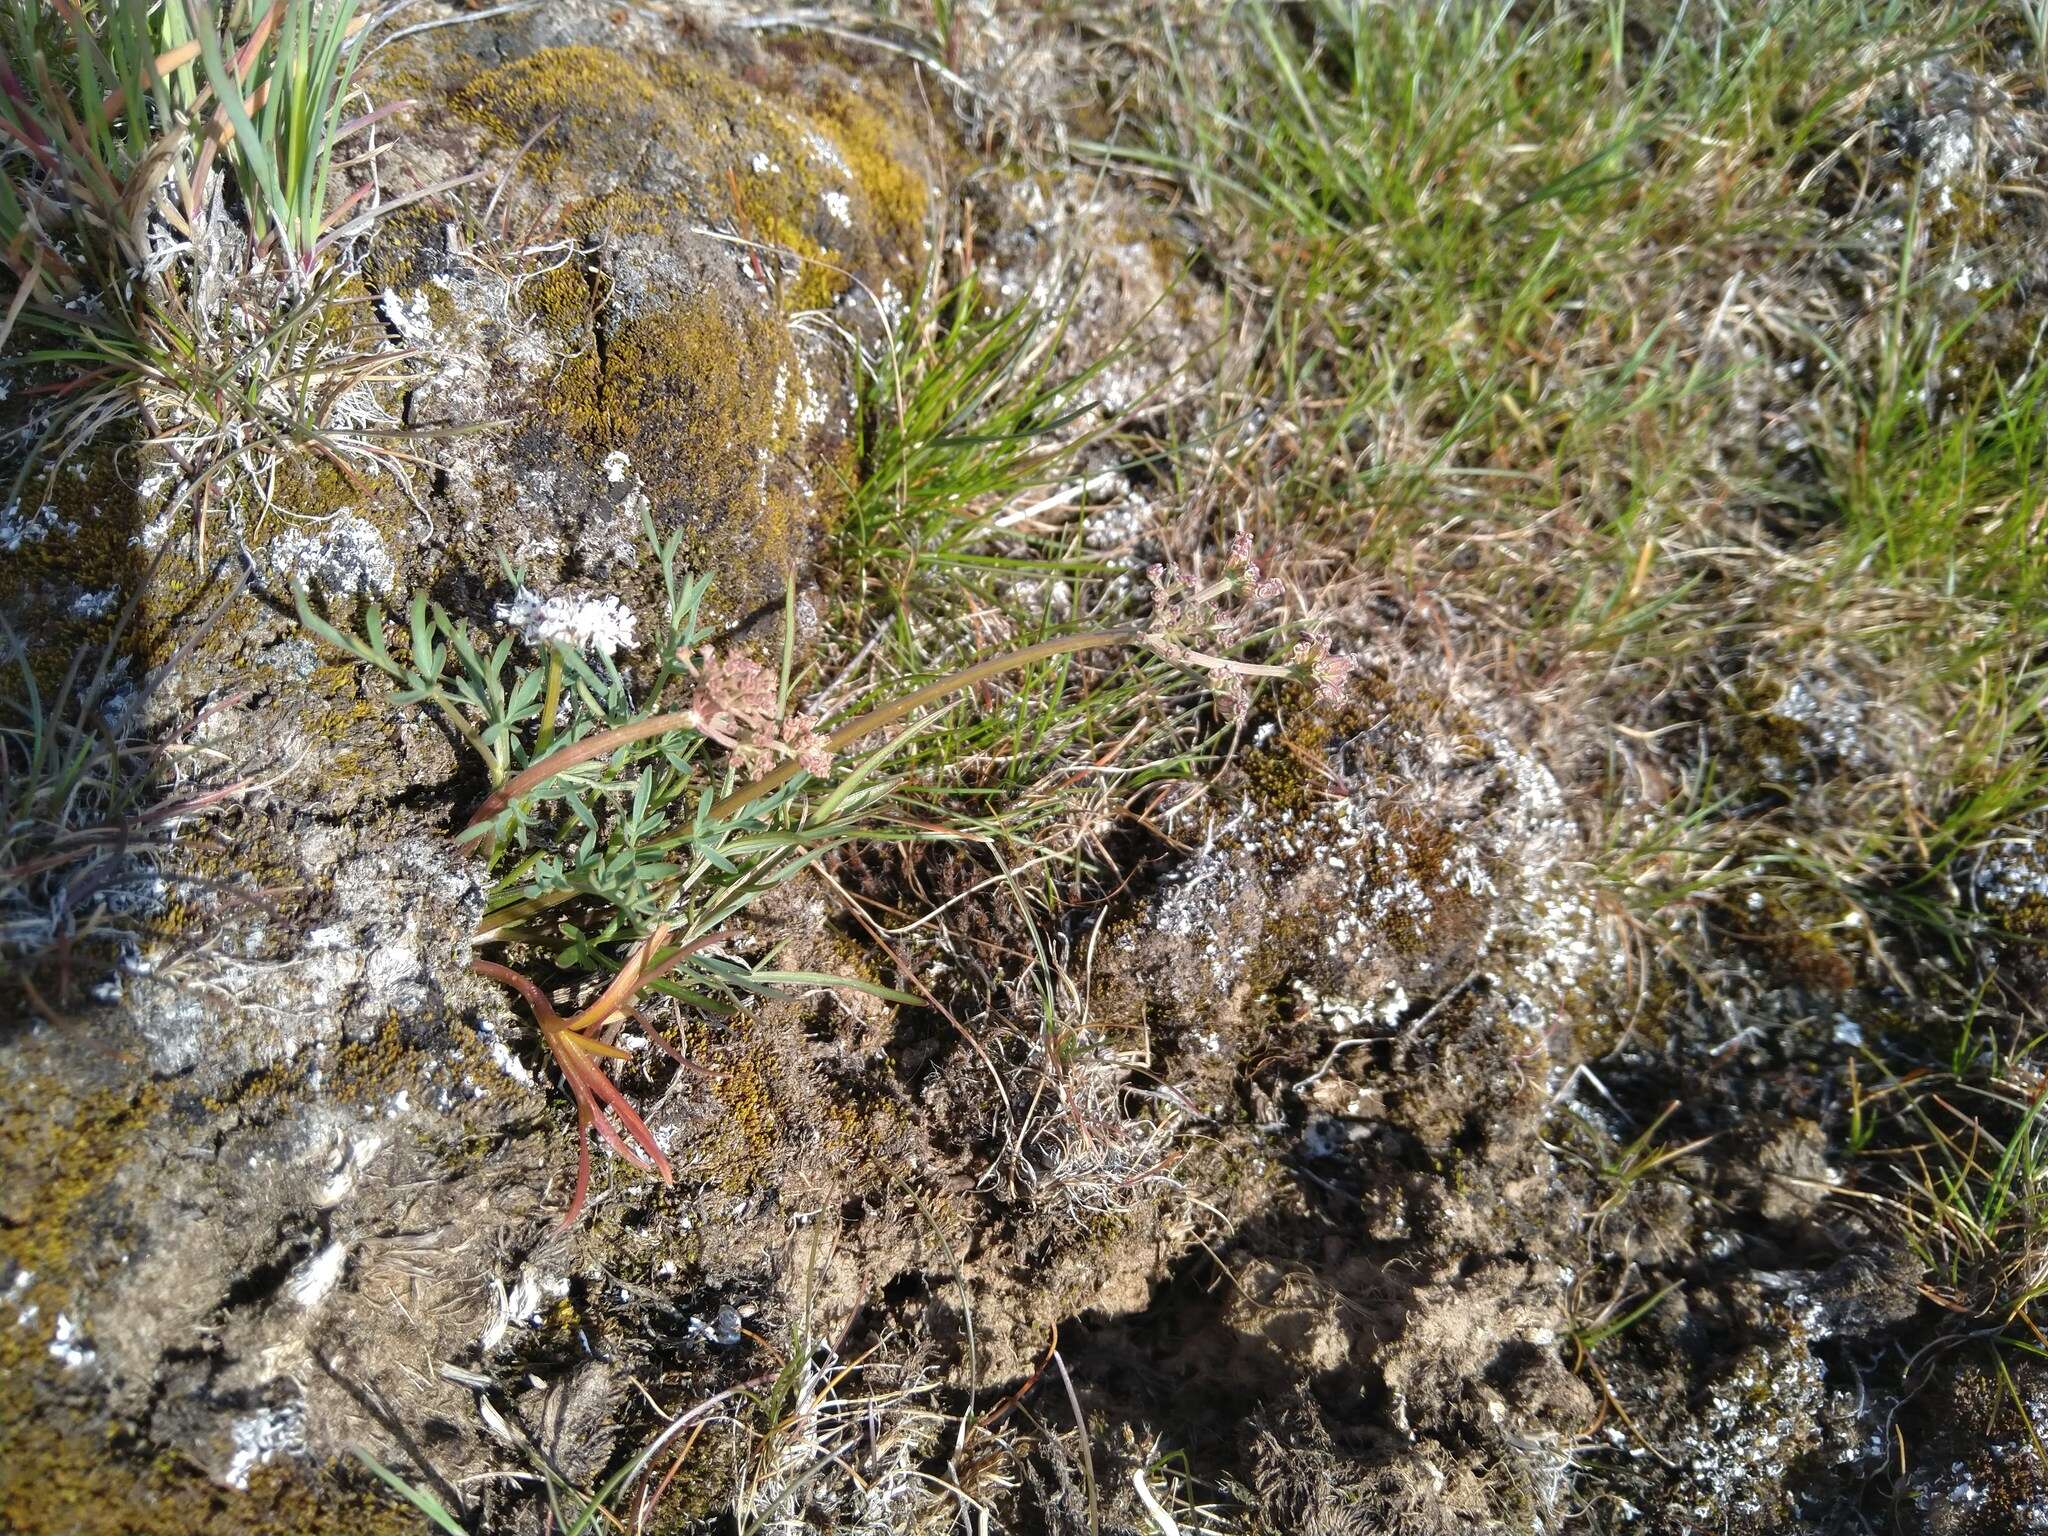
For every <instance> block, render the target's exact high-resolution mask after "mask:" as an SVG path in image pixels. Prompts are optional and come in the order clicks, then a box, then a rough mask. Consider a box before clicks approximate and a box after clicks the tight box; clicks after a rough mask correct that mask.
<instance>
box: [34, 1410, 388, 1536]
mask: <svg viewBox="0 0 2048 1536" xmlns="http://www.w3.org/2000/svg"><path fill="white" fill-rule="evenodd" d="M0 1530H7V1531H18V1532H21V1533H23V1536H27V1533H30V1532H33V1533H35V1536H417V1533H418V1532H419V1530H420V1521H419V1517H418V1516H417V1515H416V1514H414V1513H413V1512H412V1511H411V1510H410V1509H407V1508H405V1507H403V1506H401V1505H399V1504H398V1503H397V1501H396V1500H394V1499H391V1498H388V1497H386V1496H383V1495H381V1494H374V1493H369V1492H367V1491H357V1490H345V1489H343V1488H341V1487H339V1486H338V1485H337V1484H335V1483H333V1482H331V1481H325V1480H320V1479H316V1478H315V1477H313V1476H311V1475H309V1474H307V1473H305V1472H303V1471H299V1470H295V1469H292V1468H286V1467H264V1468H260V1469H258V1470H257V1471H256V1472H255V1473H254V1474H253V1475H252V1476H251V1477H250V1479H249V1488H248V1491H247V1492H236V1491H235V1490H233V1489H228V1488H222V1487H220V1486H219V1485H217V1484H216V1483H214V1482H213V1481H212V1480H211V1479H210V1478H208V1477H207V1476H206V1474H205V1473H204V1472H202V1471H201V1470H199V1469H198V1468H196V1467H191V1466H188V1465H185V1464H183V1463H181V1462H178V1461H176V1460H175V1459H172V1458H168V1457H157V1458H153V1459H151V1460H147V1461H144V1460H140V1459H138V1458H135V1457H133V1456H131V1455H129V1454H127V1453H126V1452H125V1451H124V1449H123V1447H122V1446H121V1444H120V1443H119V1441H118V1439H117V1437H116V1436H114V1435H112V1434H109V1433H106V1432H98V1433H95V1432H93V1431H91V1430H89V1429H87V1428H85V1427H83V1426H80V1425H76V1424H70V1423H60V1422H58V1421H56V1420H51V1421H45V1422H39V1423H34V1424H28V1425H23V1426H20V1427H19V1429H18V1430H15V1431H13V1432H10V1434H9V1435H8V1437H7V1441H6V1447H5V1454H4V1455H0Z"/></svg>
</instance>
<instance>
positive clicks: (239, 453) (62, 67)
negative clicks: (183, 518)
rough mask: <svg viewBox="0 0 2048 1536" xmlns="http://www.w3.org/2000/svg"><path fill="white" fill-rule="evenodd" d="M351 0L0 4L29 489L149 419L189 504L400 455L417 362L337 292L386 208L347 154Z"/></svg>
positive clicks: (174, 489) (4, 152)
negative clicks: (373, 199) (360, 182)
mask: <svg viewBox="0 0 2048 1536" xmlns="http://www.w3.org/2000/svg"><path fill="white" fill-rule="evenodd" d="M357 12H358V8H357V5H356V3H355V0H338V3H326V4H323V3H319V0H268V3H261V0H228V3H226V4H222V3H219V0H80V3H71V0H64V3H59V4H44V3H41V0H7V3H6V5H5V6H4V7H0V162H4V166H5V171H6V175H5V176H4V178H0V260H4V261H5V263H6V265H7V266H8V268H9V269H10V271H11V273H12V276H13V277H14V279H15V285H16V286H15V289H14V294H13V297H12V300H11V302H10V303H9V304H8V306H7V309H6V311H5V314H4V319H0V361H4V363H5V366H6V367H7V369H8V370H9V372H11V373H15V374H18V375H20V376H21V377H22V378H23V379H24V380H25V381H26V382H27V384H28V386H29V388H28V390H27V391H26V392H25V393H24V394H23V395H22V398H23V399H24V400H25V401H27V402H28V409H27V410H26V412H25V414H24V415H23V416H22V417H21V418H19V419H18V420H17V421H16V422H15V423H13V429H14V431H15V432H16V433H17V434H18V439H17V441H18V446H19V448H20V450H21V451H20V452H19V453H18V455H17V462H18V464H19V468H18V470H17V473H16V475H15V479H14V484H13V488H12V494H13V496H15V497H18V496H20V495H21V494H22V493H23V490H24V487H25V486H26V485H27V484H28V481H29V479H30V478H31V476H33V475H34V474H36V473H46V474H54V473H55V470H56V467H57V466H59V465H61V464H62V463H63V461H64V460H65V459H67V458H68V457H70V456H71V455H73V454H76V453H78V452H79V451H81V450H82V449H83V448H84V447H85V446H86V445H87V444H88V443H89V442H91V441H92V440H93V439H94V438H96V437H97V436H98V435H99V434H101V433H102V432H104V431H106V430H107V429H109V428H110V427H113V426H115V425H116V424H121V423H136V424H139V427H140V437H141V439H142V441H143V442H144V444H145V446H146V448H147V450H148V458H149V459H150V462H151V463H152V466H153V470H152V472H153V473H155V472H160V473H161V475H162V477H163V481H162V482H161V483H168V485H169V488H170V499H171V502H172V504H173V505H174V506H182V505H184V504H185V503H186V502H187V501H189V500H194V499H196V501H197V504H198V506H199V508H200V509H201V516H202V520H203V515H204V510H205V508H206V507H207V506H208V505H209V504H210V503H211V502H212V501H214V500H215V499H217V498H218V497H219V496H220V495H222V494H223V493H226V492H228V491H231V490H235V489H239V490H240V491H242V492H246V493H248V494H250V495H252V496H254V497H255V498H256V500H257V501H258V502H259V503H260V502H261V501H262V500H263V498H264V495H265V488H266V485H267V478H268V472H269V470H270V469H271V468H272V467H273V466H274V465H275V464H276V462H277V461H278V460H279V459H280V458H281V457H283V456H286V455H289V454H292V453H298V452H314V453H319V454H321V455H323V456H325V457H327V458H328V459H330V460H332V461H335V462H339V463H343V464H346V463H348V462H349V461H351V460H353V461H355V463H356V464H358V465H368V466H371V467H377V466H382V465H384V464H387V463H395V462H396V460H395V459H394V458H393V454H392V445H391V442H390V441H389V439H390V438H391V437H392V436H393V435H395V432H394V429H395V428H396V426H397V422H396V420H395V418H394V417H393V416H392V415H391V414H390V412H389V411H388V409H387V408H386V407H385V406H384V405H383V404H382V403H381V400H380V396H379V390H380V388H381V387H382V386H385V385H389V384H392V383H394V382H396V380H397V379H398V378H399V377H400V376H402V374H403V372H404V369H403V366H402V365H403V363H404V361H405V358H404V356H403V355H402V354H399V353H395V352H394V351H393V350H392V349H391V348H390V347H389V346H388V344H387V342H386V339H385V337H384V336H383V334H382V331H381V328H380V327H379V326H377V325H376V324H374V323H373V322H371V323H361V322H363V321H364V320H365V318H366V317H364V316H362V315H361V313H360V309H359V307H352V306H348V305H345V304H338V303H337V302H336V300H337V297H338V293H339V290H340V288H341V287H342V286H343V283H344V280H345V277H346V273H345V272H344V271H343V270H342V267H341V265H338V264H337V262H336V260H335V257H336V256H337V254H338V253H339V252H340V251H341V250H342V249H343V247H344V246H345V245H346V242H347V241H349V240H350V239H351V238H352V237H353V236H354V235H356V234H358V233H360V232H361V231H362V230H363V229H365V228H366V227H367V226H368V224H369V222H370V220H371V219H372V218H374V217H375V216H376V214H377V213H378V212H379V211H380V210H379V209H378V208H377V207H375V206H373V205H372V204H371V203H370V201H369V199H370V196H371V194H370V189H369V188H368V187H367V186H364V187H359V188H357V189H356V190H355V191H352V192H346V193H343V192H341V190H340V183H341V174H342V171H343V170H344V168H345V163H344V161H343V159H342V156H343V155H344V153H345V151H346V147H347V146H348V145H349V144H350V142H351V141H352V140H354V139H355V138H356V137H357V136H358V135H361V134H364V133H365V132H367V131H368V130H369V129H371V128H372V127H373V126H374V125H375V124H376V123H378V122H379V121H381V120H382V119H383V118H385V117H386V116H388V115H389V113H390V111H391V110H392V109H391V108H390V107H385V108H370V107H368V106H367V105H366V104H363V103H362V102H361V101H360V93H359V92H358V91H357V90H356V88H355V86H354V83H353V77H354V71H355V67H356V63H357V61H358V60H359V58H360V57H361V51H362V36H363V30H364V28H365V26H366V24H367V19H366V18H365V17H363V16H360V15H358V13H357Z"/></svg>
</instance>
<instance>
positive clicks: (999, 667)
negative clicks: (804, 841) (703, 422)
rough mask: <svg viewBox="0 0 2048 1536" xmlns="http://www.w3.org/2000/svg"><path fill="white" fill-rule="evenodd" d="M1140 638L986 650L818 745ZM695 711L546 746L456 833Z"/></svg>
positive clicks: (1112, 636) (735, 798)
mask: <svg viewBox="0 0 2048 1536" xmlns="http://www.w3.org/2000/svg"><path fill="white" fill-rule="evenodd" d="M1142 638H1143V632H1142V631H1140V630H1137V629H1098V630H1090V631H1088V632H1087V633H1085V634H1079V635H1060V636H1058V637H1056V638H1054V639H1051V640H1041V641H1039V642H1038V643H1037V644H1036V645H1027V646H1025V647H1024V648H1023V649H1022V650H1019V651H1008V652H1005V653H1004V654H1002V655H1000V656H991V657H990V658H989V659H988V660H987V661H980V662H976V663H975V664H974V665H973V666H971V667H966V668H963V669H962V670H961V671H958V672H954V673H952V674H950V675H948V676H946V677H942V678H940V679H939V680H938V681H936V682H931V683H926V684H925V685H924V686H923V687H922V688H913V689H912V690H911V691H910V692H909V693H906V694H905V695H903V697H902V698H900V699H895V700H892V701H891V702H889V703H887V704H884V705H883V706H882V707H881V708H879V709H873V710H870V711H868V713H866V714H864V715H861V716H859V717H858V718H856V719H853V720H849V721H848V722H847V723H846V724H845V725H842V726H840V727H839V729H838V730H836V731H834V732H833V733H832V734H831V735H830V736H828V737H826V738H825V743H826V745H827V746H828V747H829V748H830V749H831V750H832V751H833V752H835V753H836V752H843V751H845V750H846V749H847V748H848V747H850V746H852V745H853V744H854V743H855V742H857V741H859V740H861V738H862V737H865V736H869V735H872V734H873V733H874V732H876V731H879V730H881V729H882V728H883V727H884V726H888V725H893V724H895V723H896V722H897V721H898V720H901V719H902V718H903V717H904V716H906V715H908V714H909V713H910V712H911V711H912V710H914V709H917V708H919V707H920V706H922V705H925V704H930V703H933V702H935V701H936V700H939V699H943V698H945V697H946V696H947V695H949V694H954V693H958V692H960V691H961V690H962V689H964V688H972V687H974V686H975V685H976V684H977V683H983V682H986V681H988V679H990V678H992V677H998V676H1000V675H1002V674H1003V673H1005V672H1009V671H1013V670H1015V669H1016V668H1018V667H1028V666H1030V665H1032V664H1033V663H1034V662H1040V661H1048V660H1050V659H1051V658H1053V657H1055V656H1066V655H1071V654H1073V653H1074V652H1076V651H1092V650H1098V649H1101V648H1103V647H1105V646H1120V645H1129V644H1131V643H1132V642H1134V641H1137V640H1139V639H1142ZM695 718H696V717H695V715H694V714H693V713H692V712H691V711H690V710H687V709H681V710H670V711H669V712H667V713H666V714H659V715H650V716H648V717H647V718H646V719H645V720H635V721H633V722H632V723H631V724H629V725H615V726H613V727H612V728H611V729H610V730H608V731H599V732H597V733H596V734H595V735H592V736H586V737H584V738H583V739H582V740H581V741H575V742H571V743H570V744H569V745H568V746H566V747H563V748H561V749H560V750H559V751H555V752H550V753H549V754H548V755H547V756H546V757H544V758H542V759H541V760H540V761H539V762H537V763H531V764H529V765H528V766H527V767H525V768H524V769H522V770H521V771H520V772H518V773H516V774H514V775H513V776H512V777H511V778H509V779H507V780H506V781H505V782H504V783H503V784H500V785H499V786H498V787H497V788H496V789H495V790H493V791H492V792H491V794H490V795H489V797H488V798H486V799H485V801H484V802H483V804H482V805H479V806H478V807H477V808H476V813H475V814H474V815H473V816H471V817H470V818H469V821H468V823H467V824H466V825H465V826H464V827H463V829H462V831H461V832H460V833H459V834H457V836H458V837H459V838H465V839H466V838H473V837H477V835H478V834H479V833H480V832H481V833H482V837H481V839H480V841H479V847H480V848H481V849H483V850H484V851H485V852H488V851H489V848H490V831H489V825H490V822H491V820H492V818H494V817H495V816H497V814H498V813H499V812H500V811H502V810H504V809H505V807H506V806H508V805H510V804H511V803H512V802H513V801H514V800H516V799H517V798H518V797H519V796H521V795H523V794H526V793H527V792H528V791H530V790H533V789H537V788H538V787H539V786H540V785H542V784H545V783H546V782H547V781H548V780H549V779H552V778H553V777H555V775H556V774H559V773H563V772H566V771H567V770H568V769H571V768H574V767H575V766H576V765H577V764H579V763H587V762H589V761H590V760H591V759H592V758H595V757H603V756H605V755H606V754H608V753H611V752H615V751H617V750H618V749H619V748H620V747H623V746H627V745H629V744H630V743H632V742H636V741H645V740H646V739H647V738H648V737H650V736H660V735H662V734H663V733H665V732H668V731H675V730H683V729H685V728H693V725H694V721H695ZM800 771H801V769H800V767H799V765H798V764H797V762H796V761H795V760H794V759H791V760H790V761H788V762H785V763H782V764H780V765H778V766H777V767H775V768H772V769H770V770H769V771H768V772H767V773H765V774H763V775H762V776H761V777H760V778H758V779H753V780H751V781H749V782H748V783H745V784H742V785H740V786H739V788H737V789H735V790H734V791H733V792H732V793H731V794H729V795H727V796H725V797H724V798H723V799H721V800H720V801H719V802H718V803H717V804H716V805H714V806H712V807H711V816H712V818H713V819H718V818H722V817H725V816H728V815H730V814H732V812H734V811H736V810H739V809H740V808H741V807H743V806H746V805H749V804H751V803H752V802H754V801H755V800H758V799H759V798H760V797H761V796H763V795H766V794H771V793H773V792H774V791H775V790H777V789H780V788H781V787H782V786H783V785H784V784H787V783H788V782H789V781H790V780H791V779H793V778H795V777H796V775H797V774H798V773H799V772H800Z"/></svg>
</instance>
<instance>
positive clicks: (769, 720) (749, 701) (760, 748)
mask: <svg viewBox="0 0 2048 1536" xmlns="http://www.w3.org/2000/svg"><path fill="white" fill-rule="evenodd" d="M700 656H701V660H700V662H699V663H698V664H696V665H695V666H692V665H691V662H690V659H689V657H688V656H684V657H681V658H679V659H680V660H681V661H682V663H683V665H684V666H686V667H690V669H691V671H692V672H693V673H694V674H695V676H696V678H697V691H696V693H695V694H694V695H693V696H692V698H691V700H690V704H689V708H688V711H687V712H688V714H689V716H690V720H691V723H692V724H693V725H694V726H695V727H696V729H697V730H698V731H699V732H700V733H701V734H702V735H704V736H707V737H709V738H710V739H711V740H713V741H715V742H717V743H718V744H719V745H720V746H722V747H724V748H725V749H726V750H727V751H728V752H730V753H732V755H733V761H734V762H735V763H736V764H737V765H738V767H739V770H740V771H741V772H742V773H744V774H748V775H750V776H751V775H756V774H760V773H763V772H765V771H767V770H768V769H769V768H772V767H773V766H775V764H777V763H778V762H783V761H789V760H794V761H795V762H796V763H797V765H798V766H799V767H801V768H802V769H803V770H804V772H806V773H808V774H811V775H813V776H814V777H817V778H824V777H825V776H826V775H827V774H829V773H831V771H832V748H831V744H830V743H829V742H827V741H826V739H825V738H824V737H823V736H821V735H819V734H818V729H817V722H816V721H815V720H813V719H812V718H811V717H810V716H808V715H791V716H790V717H789V718H788V719H787V720H784V719H783V718H782V705H781V698H780V690H779V689H778V688H777V686H776V682H775V674H774V673H773V672H770V671H769V670H768V669H767V668H766V667H764V666H762V665H761V664H760V663H759V662H758V661H755V660H753V659H752V658H751V657H747V656H739V655H734V656H726V657H721V656H720V655H719V654H718V652H717V651H715V650H713V649H712V648H711V647H709V646H706V647H705V648H704V650H703V651H702V652H701V653H700Z"/></svg>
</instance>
